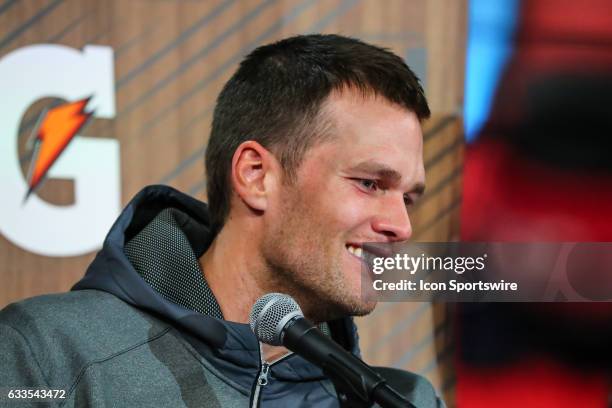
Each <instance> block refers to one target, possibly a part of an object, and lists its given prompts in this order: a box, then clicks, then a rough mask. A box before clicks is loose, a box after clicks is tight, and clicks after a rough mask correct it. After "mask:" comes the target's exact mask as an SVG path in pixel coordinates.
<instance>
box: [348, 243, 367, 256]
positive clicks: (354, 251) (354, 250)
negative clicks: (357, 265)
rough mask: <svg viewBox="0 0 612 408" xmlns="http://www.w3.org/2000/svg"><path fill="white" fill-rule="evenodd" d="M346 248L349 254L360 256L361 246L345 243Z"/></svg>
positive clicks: (361, 252)
mask: <svg viewBox="0 0 612 408" xmlns="http://www.w3.org/2000/svg"><path fill="white" fill-rule="evenodd" d="M346 248H347V249H348V251H349V252H350V253H351V254H353V255H355V256H358V257H359V258H361V257H362V255H363V250H362V249H361V248H359V247H356V246H353V245H347V246H346Z"/></svg>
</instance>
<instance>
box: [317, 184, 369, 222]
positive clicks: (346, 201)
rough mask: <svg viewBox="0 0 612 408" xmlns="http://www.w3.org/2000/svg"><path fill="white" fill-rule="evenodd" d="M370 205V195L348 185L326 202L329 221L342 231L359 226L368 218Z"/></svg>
mask: <svg viewBox="0 0 612 408" xmlns="http://www.w3.org/2000/svg"><path fill="white" fill-rule="evenodd" d="M371 205H372V203H371V197H369V196H368V195H367V194H364V193H363V192H361V191H360V190H358V189H357V188H356V187H354V186H350V185H349V186H348V188H345V189H344V191H342V193H341V194H338V195H336V196H335V197H334V200H333V202H330V203H328V204H327V209H328V211H329V218H330V222H332V223H334V224H335V225H336V226H337V228H339V229H341V230H343V231H347V230H353V229H357V228H361V227H363V226H364V225H367V224H368V222H369V220H370V215H371V213H372V211H371Z"/></svg>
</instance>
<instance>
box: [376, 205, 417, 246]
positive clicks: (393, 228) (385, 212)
mask: <svg viewBox="0 0 612 408" xmlns="http://www.w3.org/2000/svg"><path fill="white" fill-rule="evenodd" d="M372 229H374V231H376V232H377V233H379V234H383V235H385V236H386V237H388V238H389V239H390V240H391V241H392V242H396V241H406V240H408V239H409V238H410V237H411V236H412V224H411V223H410V217H409V216H408V211H407V210H406V204H405V203H404V197H403V195H402V194H399V198H398V197H397V196H393V197H391V196H389V197H388V199H387V200H384V205H383V206H382V208H381V209H380V212H379V215H378V216H377V217H375V218H374V219H373V220H372Z"/></svg>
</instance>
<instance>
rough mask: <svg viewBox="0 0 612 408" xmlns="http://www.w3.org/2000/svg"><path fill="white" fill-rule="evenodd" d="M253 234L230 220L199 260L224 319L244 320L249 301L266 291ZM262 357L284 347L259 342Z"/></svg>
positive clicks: (280, 352)
mask: <svg viewBox="0 0 612 408" xmlns="http://www.w3.org/2000/svg"><path fill="white" fill-rule="evenodd" d="M256 242H257V239H256V237H255V236H254V235H253V234H250V233H249V232H248V230H244V229H243V230H242V231H240V229H239V228H237V226H236V225H235V224H234V223H228V224H226V225H225V226H224V227H223V229H222V230H221V231H220V232H219V234H218V235H217V236H216V237H215V239H214V241H213V242H212V244H211V245H210V247H209V248H208V249H207V250H206V252H204V254H203V255H202V256H201V257H200V259H199V263H200V268H201V269H202V271H203V273H204V276H205V278H206V282H207V283H208V286H209V287H210V289H211V290H212V292H213V294H214V295H215V298H216V299H217V302H218V303H219V307H220V308H221V312H222V313H223V318H224V319H225V320H229V321H233V322H238V323H248V322H249V313H250V312H251V308H252V306H253V304H254V303H255V302H256V301H257V299H259V298H260V297H261V296H262V295H264V294H265V293H267V292H266V291H265V288H263V287H262V286H261V284H260V283H259V282H261V280H260V279H258V277H259V276H261V275H263V274H264V270H265V269H264V268H265V266H264V265H263V262H262V261H261V259H260V258H259V257H258V249H257V247H256V246H255V243H256ZM262 350H263V353H264V355H263V358H264V359H265V360H266V361H273V360H276V359H277V358H280V357H281V356H283V355H284V354H286V353H287V349H286V348H284V347H274V346H269V345H263V347H262Z"/></svg>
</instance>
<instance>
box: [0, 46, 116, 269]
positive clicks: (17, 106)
mask: <svg viewBox="0 0 612 408" xmlns="http://www.w3.org/2000/svg"><path fill="white" fill-rule="evenodd" d="M114 83H115V81H114V70H113V51H112V48H110V47H103V46H86V47H84V49H83V50H82V51H81V50H76V49H73V48H69V47H66V46H62V45H51V44H42V45H33V46H28V47H24V48H20V49H18V50H15V51H13V52H11V53H9V54H8V55H6V56H4V57H3V58H2V59H0V89H2V93H1V94H0V106H1V107H2V108H0V194H1V196H2V199H1V200H0V233H1V234H2V235H4V236H5V237H6V238H7V239H8V240H10V241H11V242H13V243H14V244H16V245H18V246H20V247H21V248H23V249H25V250H27V251H30V252H33V253H36V254H39V255H45V256H57V257H63V256H76V255H82V254H85V253H88V252H91V251H94V250H97V249H99V248H100V247H101V245H102V243H103V240H104V237H105V235H106V233H107V232H108V229H109V228H110V226H111V225H112V223H113V221H114V220H115V218H116V217H117V215H118V214H119V211H120V205H121V183H120V160H119V158H120V152H119V141H118V140H116V139H106V138H98V137H96V138H92V137H87V136H85V135H82V134H80V133H79V132H80V131H81V130H82V129H83V128H84V126H85V125H86V123H87V121H88V120H89V119H90V118H104V119H112V118H113V117H114V116H115V88H114ZM49 97H53V98H60V99H62V100H64V101H66V102H65V103H63V104H60V105H59V106H55V107H53V108H52V109H49V110H48V111H45V112H43V113H42V114H41V115H40V117H39V119H38V121H37V124H36V126H35V129H34V132H33V138H32V140H31V141H30V142H31V146H30V148H31V153H32V156H31V160H30V165H29V170H28V172H27V173H28V174H23V172H22V171H21V167H20V162H19V157H18V136H19V125H20V122H21V120H22V118H23V116H24V114H25V113H26V110H27V109H28V108H29V107H30V106H31V105H32V104H33V103H35V102H36V101H39V100H41V99H43V98H49ZM49 178H61V179H71V180H73V182H74V190H75V191H74V197H75V200H74V202H73V203H72V204H70V205H56V204H53V203H49V202H47V201H45V200H44V199H42V198H41V197H39V196H38V195H37V193H36V192H37V188H38V187H39V186H40V185H41V183H43V182H44V180H45V179H49Z"/></svg>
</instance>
